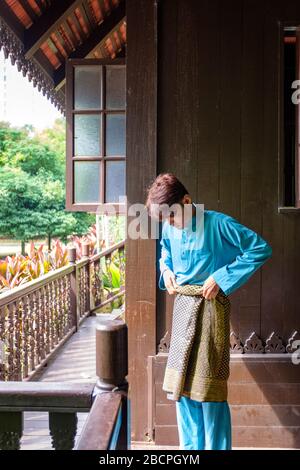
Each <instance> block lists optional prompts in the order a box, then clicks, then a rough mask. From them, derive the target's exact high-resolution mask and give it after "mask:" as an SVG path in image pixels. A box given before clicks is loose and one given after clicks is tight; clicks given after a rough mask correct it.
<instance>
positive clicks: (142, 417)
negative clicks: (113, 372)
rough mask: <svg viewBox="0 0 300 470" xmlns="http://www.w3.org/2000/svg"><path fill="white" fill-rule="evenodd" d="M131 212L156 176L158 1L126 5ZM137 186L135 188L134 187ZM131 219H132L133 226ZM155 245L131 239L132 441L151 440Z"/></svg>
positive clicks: (128, 281) (128, 295)
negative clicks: (149, 377) (149, 364)
mask: <svg viewBox="0 0 300 470" xmlns="http://www.w3.org/2000/svg"><path fill="white" fill-rule="evenodd" d="M126 21H127V25H128V43H127V44H128V48H127V57H126V122H127V126H126V156H127V160H126V162H127V163H126V188H127V207H128V208H129V207H130V206H131V205H132V204H135V203H137V202H138V203H144V201H145V197H146V188H147V186H148V184H149V183H150V182H151V181H152V179H154V178H155V176H156V175H157V0H127V1H126ZM133 181H134V182H135V184H132V182H133ZM131 220H132V216H127V226H129V224H130V222H131ZM156 274H157V264H156V240H155V239H151V238H149V239H144V240H143V239H137V240H135V239H133V238H131V237H127V240H126V274H125V276H126V312H125V318H126V323H127V325H128V359H129V363H128V371H129V374H128V377H129V383H130V390H131V392H130V395H131V438H132V440H133V441H147V434H148V423H147V421H148V410H147V403H148V399H149V397H148V380H147V359H148V356H155V354H156V342H157V333H156Z"/></svg>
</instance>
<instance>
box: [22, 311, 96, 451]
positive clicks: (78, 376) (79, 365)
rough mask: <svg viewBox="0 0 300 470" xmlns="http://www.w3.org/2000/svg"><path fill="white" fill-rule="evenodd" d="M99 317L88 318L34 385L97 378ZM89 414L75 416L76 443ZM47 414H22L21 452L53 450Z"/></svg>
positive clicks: (45, 367)
mask: <svg viewBox="0 0 300 470" xmlns="http://www.w3.org/2000/svg"><path fill="white" fill-rule="evenodd" d="M97 321H98V317H88V318H87V319H86V320H85V321H84V322H83V323H82V325H81V326H80V328H79V330H78V332H76V333H74V335H72V336H71V338H70V339H69V340H68V341H67V342H66V343H65V344H64V345H63V346H62V348H60V349H59V351H58V352H57V353H56V354H55V355H54V356H53V357H52V358H51V360H50V361H49V363H48V364H47V365H45V366H44V367H43V368H42V369H41V371H40V373H39V374H38V376H36V377H35V378H34V381H35V382H36V381H42V382H77V383H78V382H82V383H83V382H84V383H87V382H91V383H95V382H96V380H97V376H96V353H95V350H96V344H95V328H96V324H97ZM87 415H88V413H77V419H78V425H77V435H76V439H75V444H76V441H77V440H78V438H79V436H80V433H81V430H82V427H83V425H84V422H85V419H86V417H87ZM48 423H49V420H48V413H46V412H26V413H24V432H23V437H22V439H21V450H53V449H52V447H51V436H50V434H49V424H48Z"/></svg>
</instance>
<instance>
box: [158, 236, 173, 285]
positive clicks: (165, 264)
mask: <svg viewBox="0 0 300 470" xmlns="http://www.w3.org/2000/svg"><path fill="white" fill-rule="evenodd" d="M160 245H161V257H160V259H159V269H160V276H159V281H158V287H159V288H160V289H162V290H166V286H165V282H164V278H163V271H164V270H165V269H166V268H168V269H171V271H172V270H173V263H172V257H171V249H170V240H169V239H167V238H164V236H163V237H162V238H161V241H160Z"/></svg>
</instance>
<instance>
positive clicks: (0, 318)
mask: <svg viewBox="0 0 300 470" xmlns="http://www.w3.org/2000/svg"><path fill="white" fill-rule="evenodd" d="M5 317H6V307H3V308H1V309H0V380H5V379H6V374H7V371H6V369H7V362H6V335H5V321H6V320H5Z"/></svg>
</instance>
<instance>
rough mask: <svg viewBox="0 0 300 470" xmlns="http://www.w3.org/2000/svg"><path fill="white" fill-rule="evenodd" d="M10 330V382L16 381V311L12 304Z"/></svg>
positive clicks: (8, 351) (10, 305)
mask: <svg viewBox="0 0 300 470" xmlns="http://www.w3.org/2000/svg"><path fill="white" fill-rule="evenodd" d="M7 308H8V312H9V313H8V328H7V339H8V348H7V353H8V361H7V365H8V380H16V379H15V341H14V339H15V338H14V333H15V316H14V309H13V305H12V304H8V306H7Z"/></svg>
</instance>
